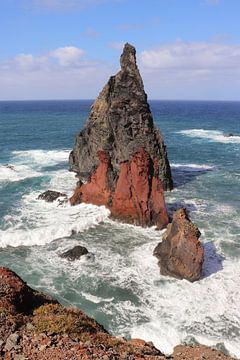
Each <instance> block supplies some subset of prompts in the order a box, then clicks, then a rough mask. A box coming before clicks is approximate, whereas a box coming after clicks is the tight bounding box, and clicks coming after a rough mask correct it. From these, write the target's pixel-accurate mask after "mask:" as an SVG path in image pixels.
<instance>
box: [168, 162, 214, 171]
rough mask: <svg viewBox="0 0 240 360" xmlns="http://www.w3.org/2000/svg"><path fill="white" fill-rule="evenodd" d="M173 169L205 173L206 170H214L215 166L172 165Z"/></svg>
mask: <svg viewBox="0 0 240 360" xmlns="http://www.w3.org/2000/svg"><path fill="white" fill-rule="evenodd" d="M171 168H173V169H180V170H181V171H196V172H198V171H204V170H212V169H214V166H213V165H207V164H178V163H171Z"/></svg>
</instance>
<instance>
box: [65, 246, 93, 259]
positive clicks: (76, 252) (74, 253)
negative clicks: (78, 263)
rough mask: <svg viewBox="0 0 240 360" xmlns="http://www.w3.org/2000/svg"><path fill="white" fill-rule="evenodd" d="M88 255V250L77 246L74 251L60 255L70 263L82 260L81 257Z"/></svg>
mask: <svg viewBox="0 0 240 360" xmlns="http://www.w3.org/2000/svg"><path fill="white" fill-rule="evenodd" d="M86 254H88V250H87V249H86V248H85V247H84V246H80V245H78V246H75V247H74V248H73V249H70V250H68V251H66V252H64V253H63V254H61V255H60V257H62V258H66V259H68V260H70V261H74V260H77V259H80V257H81V256H83V255H86Z"/></svg>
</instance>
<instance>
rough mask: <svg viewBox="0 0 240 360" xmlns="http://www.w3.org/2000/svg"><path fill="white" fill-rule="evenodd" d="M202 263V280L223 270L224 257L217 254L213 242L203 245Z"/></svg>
mask: <svg viewBox="0 0 240 360" xmlns="http://www.w3.org/2000/svg"><path fill="white" fill-rule="evenodd" d="M203 247H204V262H203V268H202V278H207V277H209V276H211V275H212V274H215V273H217V272H219V271H221V270H223V261H224V260H225V257H224V256H222V255H220V254H218V253H217V249H216V246H215V244H214V242H213V241H209V242H207V243H206V244H203Z"/></svg>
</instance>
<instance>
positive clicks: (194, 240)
mask: <svg viewBox="0 0 240 360" xmlns="http://www.w3.org/2000/svg"><path fill="white" fill-rule="evenodd" d="M200 235H201V233H200V231H199V230H198V228H197V227H196V226H195V225H194V224H193V223H192V222H191V220H190V219H189V218H188V215H187V212H186V210H185V209H179V210H177V211H175V212H174V214H173V220H172V222H171V223H170V224H169V225H168V227H167V230H166V232H165V233H164V234H163V239H162V242H161V243H159V244H158V246H157V247H156V248H155V250H154V255H155V256H156V257H157V258H158V260H159V266H160V272H161V274H162V275H168V276H173V277H175V278H178V279H186V280H189V281H191V282H193V281H196V280H199V279H200V277H201V271H202V264H203V260H204V250H203V247H202V245H201V243H200V241H199V240H198V239H199V237H200Z"/></svg>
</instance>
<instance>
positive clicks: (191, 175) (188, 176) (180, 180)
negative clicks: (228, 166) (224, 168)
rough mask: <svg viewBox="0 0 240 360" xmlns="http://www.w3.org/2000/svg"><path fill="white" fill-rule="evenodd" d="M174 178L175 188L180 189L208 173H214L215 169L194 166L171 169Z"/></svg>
mask: <svg viewBox="0 0 240 360" xmlns="http://www.w3.org/2000/svg"><path fill="white" fill-rule="evenodd" d="M171 171H172V178H173V186H174V188H178V187H180V186H183V185H185V184H187V183H189V182H191V181H193V180H195V179H196V178H197V177H198V176H200V175H203V174H205V173H208V172H209V171H213V168H210V167H209V168H208V167H206V168H196V167H194V166H192V167H191V166H184V165H182V166H178V167H174V166H173V167H171Z"/></svg>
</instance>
